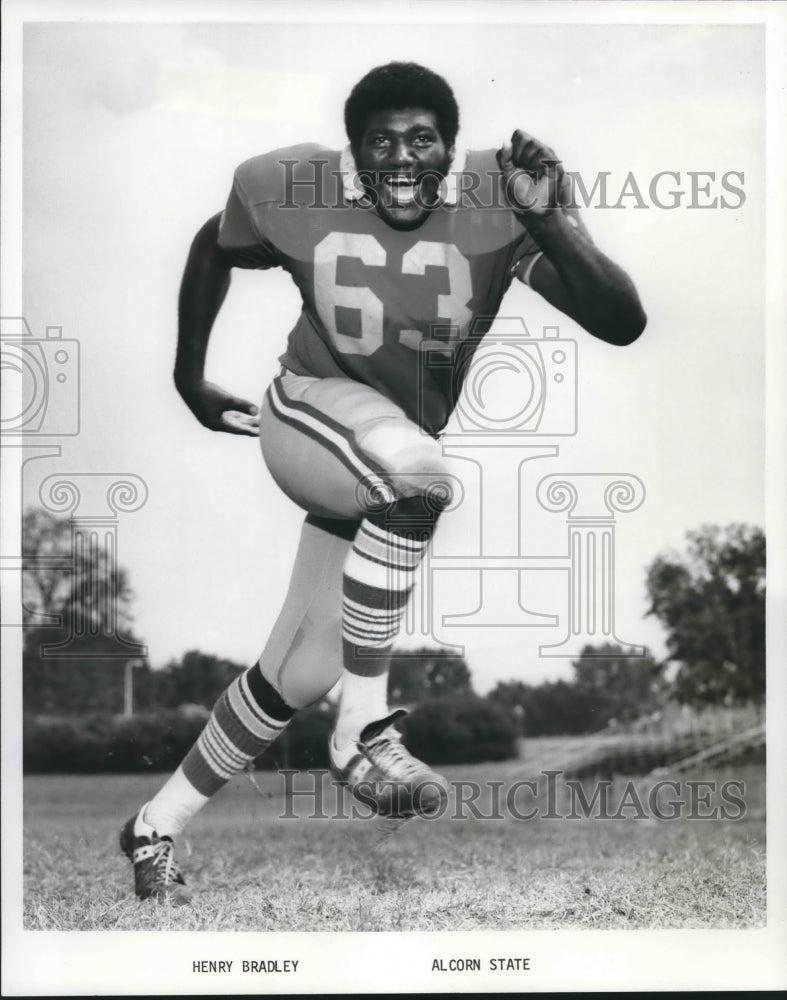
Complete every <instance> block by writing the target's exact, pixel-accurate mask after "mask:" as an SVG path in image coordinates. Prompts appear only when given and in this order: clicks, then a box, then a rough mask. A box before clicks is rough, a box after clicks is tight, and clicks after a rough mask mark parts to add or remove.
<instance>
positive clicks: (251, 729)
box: [143, 666, 294, 836]
mask: <svg viewBox="0 0 787 1000" xmlns="http://www.w3.org/2000/svg"><path fill="white" fill-rule="evenodd" d="M293 713H294V710H293V709H292V708H290V706H289V705H287V704H285V702H284V700H283V699H282V697H281V695H280V694H279V693H278V692H277V691H276V690H275V689H274V688H273V687H272V686H271V685H270V684H269V683H268V681H266V680H265V678H264V677H263V676H262V674H261V673H260V670H259V667H258V666H254V667H252V668H251V669H250V670H247V671H246V673H244V674H241V676H240V677H237V678H236V679H235V680H234V681H233V682H232V684H230V686H229V687H228V688H227V690H226V691H225V692H224V694H222V696H221V697H220V698H219V700H218V701H217V702H216V705H215V706H214V708H213V712H212V713H211V716H210V718H209V719H208V722H207V724H206V725H205V728H204V729H203V730H202V732H201V733H200V735H199V738H198V739H197V742H196V743H195V744H194V746H193V747H192V748H191V750H189V752H188V754H187V755H186V757H185V759H184V761H183V763H182V764H181V766H180V767H179V768H178V769H177V771H176V772H175V773H174V774H173V775H172V777H171V778H170V779H169V781H168V782H167V783H166V784H165V785H164V787H163V788H162V789H161V790H160V791H159V793H158V794H157V795H156V796H155V797H154V798H153V799H152V800H151V801H150V802H149V803H148V804H147V806H146V807H145V813H144V817H143V818H144V819H145V821H146V822H147V823H150V825H151V826H153V827H154V828H155V830H156V831H157V832H158V834H159V835H160V836H164V835H168V836H175V835H176V834H178V833H180V832H181V830H182V829H183V827H184V826H185V825H186V823H187V822H188V821H189V820H190V819H191V817H192V816H193V815H194V814H195V813H196V812H197V811H198V810H199V809H201V808H202V806H204V805H205V803H206V802H207V801H208V799H209V798H210V797H211V796H212V795H213V794H215V792H217V791H218V790H219V789H220V788H221V787H222V786H223V785H224V784H226V782H227V781H228V780H229V779H230V778H231V777H232V776H233V775H234V774H238V773H239V772H240V771H242V770H243V769H244V768H245V767H246V765H247V764H248V763H249V762H250V761H252V760H254V758H255V757H258V756H259V755H260V754H261V753H262V751H263V750H264V749H265V748H266V747H267V746H268V745H269V744H270V743H271V742H273V740H275V739H276V737H277V736H279V735H280V734H281V732H282V730H283V729H284V727H285V726H286V725H287V723H288V722H289V720H290V718H291V717H292V715H293Z"/></svg>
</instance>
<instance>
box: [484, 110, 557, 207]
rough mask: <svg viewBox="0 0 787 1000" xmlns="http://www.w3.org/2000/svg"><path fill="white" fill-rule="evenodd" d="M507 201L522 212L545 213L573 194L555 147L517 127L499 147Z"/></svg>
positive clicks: (498, 154)
mask: <svg viewBox="0 0 787 1000" xmlns="http://www.w3.org/2000/svg"><path fill="white" fill-rule="evenodd" d="M497 162H498V164H499V166H500V169H501V170H502V172H503V178H504V187H505V192H506V197H507V198H508V203H509V204H510V206H511V208H512V209H513V210H514V211H515V212H517V213H518V214H520V215H524V216H528V217H530V218H532V217H534V216H536V217H545V216H548V215H551V214H552V213H553V212H556V211H558V210H559V209H560V207H561V206H562V205H564V204H566V199H567V197H568V198H570V186H571V185H570V182H569V179H568V178H567V177H566V175H565V171H564V170H563V164H562V163H561V161H560V159H559V158H558V156H557V154H556V153H555V151H554V150H553V149H550V147H549V146H547V145H546V144H545V143H543V142H541V141H540V140H538V139H536V138H534V137H533V136H532V135H529V134H528V133H527V132H524V131H522V129H517V130H516V132H514V134H513V135H512V136H511V141H510V142H504V143H503V145H502V146H501V147H500V149H499V150H498V151H497Z"/></svg>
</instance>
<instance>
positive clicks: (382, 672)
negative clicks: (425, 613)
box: [336, 497, 436, 747]
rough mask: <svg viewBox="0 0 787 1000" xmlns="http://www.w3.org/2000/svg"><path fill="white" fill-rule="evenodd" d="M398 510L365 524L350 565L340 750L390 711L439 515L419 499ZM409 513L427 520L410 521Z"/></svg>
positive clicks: (346, 588)
mask: <svg viewBox="0 0 787 1000" xmlns="http://www.w3.org/2000/svg"><path fill="white" fill-rule="evenodd" d="M394 507H395V509H394V510H393V512H392V511H388V512H387V516H384V517H383V516H379V515H372V516H371V517H368V518H366V519H365V520H364V521H362V522H361V526H360V528H359V529H358V534H357V535H356V537H355V541H354V543H353V546H352V549H351V550H350V552H349V554H348V556H347V561H346V563H345V566H344V578H343V591H344V605H343V619H342V637H343V646H344V671H343V674H342V695H341V702H340V705H339V716H338V719H337V724H336V744H337V746H339V747H341V746H343V745H346V744H347V743H348V742H350V741H352V740H355V739H357V736H358V733H359V732H360V730H361V729H362V728H363V726H364V725H365V724H366V723H367V722H370V721H372V720H375V719H379V718H381V717H383V716H385V715H386V714H387V712H388V697H387V684H388V668H389V666H390V661H391V648H392V645H393V640H394V639H395V638H396V635H397V633H398V631H399V626H400V624H401V621H402V617H403V616H404V612H405V610H406V607H407V601H408V599H409V597H410V592H411V590H412V588H413V584H414V582H415V574H416V572H417V570H418V567H419V566H420V564H421V560H422V558H423V555H424V552H425V551H426V547H427V545H428V544H429V540H430V538H431V535H432V532H433V530H434V525H435V522H436V515H435V514H434V513H432V514H431V517H424V516H423V510H424V504H423V503H422V501H421V499H420V498H418V497H416V498H409V499H407V500H399V501H397V503H396V504H395V505H394ZM408 511H409V512H415V513H416V514H417V513H418V512H420V514H421V516H415V517H412V516H411V517H410V518H408V516H407V515H408ZM397 515H398V516H397Z"/></svg>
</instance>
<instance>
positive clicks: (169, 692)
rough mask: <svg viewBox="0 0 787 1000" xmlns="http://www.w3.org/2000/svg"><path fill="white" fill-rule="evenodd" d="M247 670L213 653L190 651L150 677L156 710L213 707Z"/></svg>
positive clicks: (241, 665) (239, 664)
mask: <svg viewBox="0 0 787 1000" xmlns="http://www.w3.org/2000/svg"><path fill="white" fill-rule="evenodd" d="M245 669H246V668H245V667H244V666H243V664H241V663H233V661H232V660H225V659H223V658H221V657H219V656H214V655H213V654H211V653H202V652H200V650H198V649H191V650H189V651H188V652H187V653H184V654H183V656H182V657H181V659H180V660H172V661H170V662H169V663H168V664H167V665H166V667H164V669H163V670H157V671H154V672H153V674H152V677H151V681H152V683H153V688H154V692H153V696H154V698H155V703H156V704H157V707H160V708H163V707H168V708H176V707H177V706H178V705H186V704H190V705H202V706H203V707H204V708H213V706H214V705H215V703H216V701H217V700H218V698H219V697H220V696H221V694H222V692H223V691H224V690H225V688H227V687H228V686H229V685H230V684H231V683H232V681H234V680H235V678H236V677H237V676H238V675H239V674H241V673H243V671H244V670H245Z"/></svg>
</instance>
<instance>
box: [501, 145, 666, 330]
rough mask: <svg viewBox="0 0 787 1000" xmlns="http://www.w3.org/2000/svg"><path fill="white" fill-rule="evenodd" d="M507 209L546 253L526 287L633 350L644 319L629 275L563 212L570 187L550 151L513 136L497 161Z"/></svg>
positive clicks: (574, 216) (571, 215)
mask: <svg viewBox="0 0 787 1000" xmlns="http://www.w3.org/2000/svg"><path fill="white" fill-rule="evenodd" d="M498 162H499V163H500V167H501V170H502V171H503V175H504V182H505V186H506V194H507V196H508V199H509V203H510V204H511V207H512V209H513V210H514V211H515V213H516V214H517V215H518V216H519V218H520V219H521V221H522V222H523V224H524V225H525V226H526V228H527V230H528V232H529V233H530V235H531V236H532V237H533V239H534V240H535V241H536V243H537V244H538V246H539V248H540V249H541V250H542V251H543V256H542V257H540V258H539V259H538V260H537V261H536V263H535V265H534V266H533V269H532V271H531V272H530V276H529V284H530V286H531V288H534V289H535V290H536V291H537V292H538V293H539V294H540V295H542V296H543V297H544V298H545V299H546V300H547V301H548V302H550V303H551V304H552V305H553V306H555V307H556V308H557V309H560V311H561V312H564V313H565V314H566V315H567V316H570V317H571V318H572V319H574V320H576V322H577V323H579V324H580V326H582V327H584V329H586V330H587V331H588V332H589V333H591V334H593V336H594V337H598V338H600V339H601V340H605V341H606V342H607V343H609V344H618V345H621V346H622V345H626V344H631V343H633V342H634V341H635V340H636V339H637V337H639V335H640V334H641V333H642V331H643V330H644V329H645V324H646V322H647V317H646V315H645V312H644V310H643V308H642V304H641V303H640V300H639V296H638V294H637V290H636V288H635V287H634V283H633V282H632V281H631V279H630V278H629V276H628V275H627V274H626V272H625V271H624V270H623V269H622V268H621V267H619V266H618V265H617V264H615V263H614V262H613V261H612V260H610V259H609V257H607V256H606V255H605V254H603V253H602V252H601V251H600V250H599V249H598V247H596V246H595V245H594V243H593V241H592V240H591V239H590V236H589V234H588V232H587V229H586V228H585V226H584V223H583V222H582V220H581V219H580V218H579V213H578V212H576V210H574V209H572V208H569V207H565V204H564V203H565V202H566V200H567V199H566V190H567V179H566V177H565V174H564V171H563V167H562V164H561V163H560V161H559V160H558V158H557V156H556V155H555V153H554V152H553V150H551V149H550V148H549V147H548V146H545V145H544V144H543V143H542V142H539V141H538V140H537V139H534V138H533V137H532V136H530V135H528V134H527V133H526V132H522V131H517V132H514V134H513V136H512V137H511V142H510V143H507V144H506V145H504V146H503V147H502V149H501V150H500V152H499V153H498Z"/></svg>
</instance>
